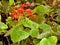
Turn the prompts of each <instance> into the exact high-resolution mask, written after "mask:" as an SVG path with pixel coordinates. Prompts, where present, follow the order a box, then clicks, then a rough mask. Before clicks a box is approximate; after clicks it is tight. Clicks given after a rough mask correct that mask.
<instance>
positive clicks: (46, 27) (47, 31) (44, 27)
mask: <svg viewBox="0 0 60 45" xmlns="http://www.w3.org/2000/svg"><path fill="white" fill-rule="evenodd" d="M39 27H40V29H42V30H43V32H42V33H40V34H39V35H38V37H37V38H38V39H42V38H44V37H48V36H49V35H50V34H51V30H52V28H51V27H50V26H49V25H48V24H45V23H42V24H40V26H39Z"/></svg>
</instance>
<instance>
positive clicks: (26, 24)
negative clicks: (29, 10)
mask: <svg viewBox="0 0 60 45" xmlns="http://www.w3.org/2000/svg"><path fill="white" fill-rule="evenodd" d="M22 23H23V25H24V26H25V27H30V28H31V26H32V24H33V22H32V21H31V20H29V18H25V20H23V22H22Z"/></svg>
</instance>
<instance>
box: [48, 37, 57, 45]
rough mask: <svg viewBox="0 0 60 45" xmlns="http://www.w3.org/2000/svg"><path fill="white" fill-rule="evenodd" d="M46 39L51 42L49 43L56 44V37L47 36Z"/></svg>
mask: <svg viewBox="0 0 60 45" xmlns="http://www.w3.org/2000/svg"><path fill="white" fill-rule="evenodd" d="M48 40H49V42H50V43H51V45H56V43H57V37H55V36H51V37H49V38H48Z"/></svg>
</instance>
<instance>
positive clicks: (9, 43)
mask: <svg viewBox="0 0 60 45" xmlns="http://www.w3.org/2000/svg"><path fill="white" fill-rule="evenodd" d="M6 39H7V41H8V45H10V43H9V39H8V37H6Z"/></svg>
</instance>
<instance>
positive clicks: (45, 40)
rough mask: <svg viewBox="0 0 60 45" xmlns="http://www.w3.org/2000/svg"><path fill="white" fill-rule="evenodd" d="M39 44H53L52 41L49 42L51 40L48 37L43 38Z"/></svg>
mask: <svg viewBox="0 0 60 45" xmlns="http://www.w3.org/2000/svg"><path fill="white" fill-rule="evenodd" d="M39 45H51V43H50V42H49V40H48V39H47V38H43V39H42V40H41V41H40V44H39Z"/></svg>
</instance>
